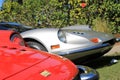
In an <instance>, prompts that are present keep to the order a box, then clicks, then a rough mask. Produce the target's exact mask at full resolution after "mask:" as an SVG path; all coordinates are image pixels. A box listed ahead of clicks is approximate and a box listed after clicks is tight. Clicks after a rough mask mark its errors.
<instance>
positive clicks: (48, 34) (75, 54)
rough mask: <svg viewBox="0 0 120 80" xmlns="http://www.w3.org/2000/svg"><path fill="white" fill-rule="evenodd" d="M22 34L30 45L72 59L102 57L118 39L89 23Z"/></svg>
mask: <svg viewBox="0 0 120 80" xmlns="http://www.w3.org/2000/svg"><path fill="white" fill-rule="evenodd" d="M21 35H22V37H23V38H24V40H25V41H26V42H27V44H28V45H29V47H32V48H35V49H38V50H44V51H48V52H49V53H54V54H59V55H62V56H65V57H67V58H69V59H71V60H75V59H79V58H81V59H82V58H84V57H88V58H97V57H100V56H102V55H104V54H105V53H106V52H108V51H109V50H111V48H112V47H113V45H114V43H115V42H116V41H117V39H116V38H115V37H114V36H113V35H112V34H107V33H102V32H96V31H93V30H92V29H91V28H90V26H88V25H78V26H77V25H75V26H69V27H65V28H60V29H58V28H41V29H33V30H28V31H25V32H22V33H21Z"/></svg>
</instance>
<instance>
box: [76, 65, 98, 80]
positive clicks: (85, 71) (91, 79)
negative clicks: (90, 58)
mask: <svg viewBox="0 0 120 80" xmlns="http://www.w3.org/2000/svg"><path fill="white" fill-rule="evenodd" d="M77 67H78V69H79V74H80V75H79V76H80V79H81V80H99V73H98V72H97V71H96V70H95V69H92V68H90V67H87V66H82V65H77Z"/></svg>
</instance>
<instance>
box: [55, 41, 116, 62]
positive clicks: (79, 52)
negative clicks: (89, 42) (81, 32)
mask: <svg viewBox="0 0 120 80" xmlns="http://www.w3.org/2000/svg"><path fill="white" fill-rule="evenodd" d="M113 45H114V44H112V45H111V44H109V43H104V44H99V45H96V46H92V47H88V48H84V49H80V48H77V49H72V50H64V51H60V52H57V53H58V54H59V55H61V56H64V57H67V58H69V59H71V60H74V59H78V58H81V57H85V56H89V55H93V54H98V53H99V54H100V53H102V54H103V53H106V52H108V51H109V50H111V48H112V47H113Z"/></svg>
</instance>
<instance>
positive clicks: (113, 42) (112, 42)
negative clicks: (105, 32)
mask: <svg viewBox="0 0 120 80" xmlns="http://www.w3.org/2000/svg"><path fill="white" fill-rule="evenodd" d="M115 42H116V39H115V38H114V39H111V40H108V41H106V42H103V44H106V43H109V44H111V45H114V44H115Z"/></svg>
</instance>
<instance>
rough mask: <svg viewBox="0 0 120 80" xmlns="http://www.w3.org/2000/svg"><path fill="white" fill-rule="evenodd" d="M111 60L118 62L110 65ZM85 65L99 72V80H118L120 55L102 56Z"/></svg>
mask: <svg viewBox="0 0 120 80" xmlns="http://www.w3.org/2000/svg"><path fill="white" fill-rule="evenodd" d="M112 59H117V60H118V62H117V63H115V64H111V63H110V61H111V60H112ZM86 65H87V66H89V67H92V68H94V69H96V70H97V71H98V72H99V75H100V80H120V53H115V54H112V55H106V56H103V57H101V58H99V59H97V60H94V61H92V62H90V63H88V64H86Z"/></svg>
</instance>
